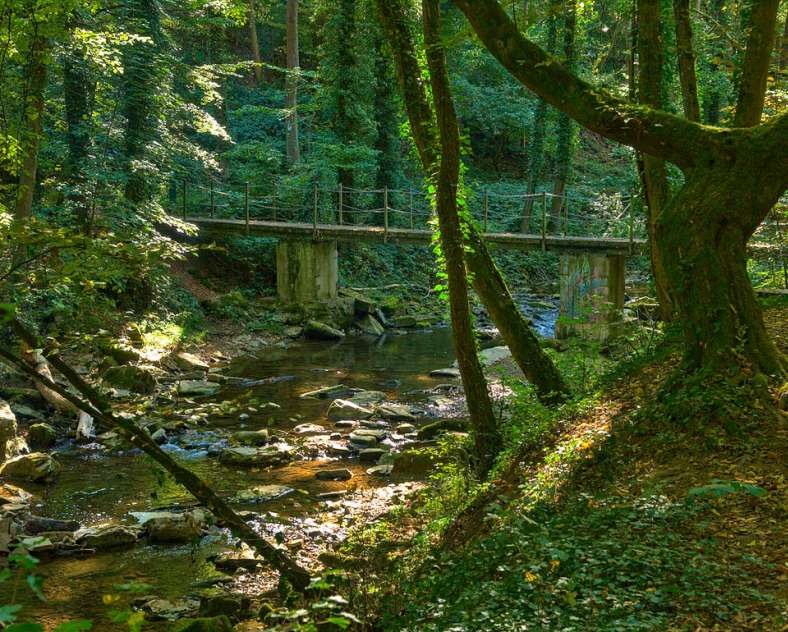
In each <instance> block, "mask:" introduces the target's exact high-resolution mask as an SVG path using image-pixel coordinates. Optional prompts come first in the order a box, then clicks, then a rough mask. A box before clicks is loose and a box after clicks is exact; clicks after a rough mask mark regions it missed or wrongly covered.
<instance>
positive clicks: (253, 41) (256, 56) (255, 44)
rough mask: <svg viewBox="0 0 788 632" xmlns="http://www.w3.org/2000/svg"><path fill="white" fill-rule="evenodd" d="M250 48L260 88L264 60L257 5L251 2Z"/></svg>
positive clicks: (250, 0)
mask: <svg viewBox="0 0 788 632" xmlns="http://www.w3.org/2000/svg"><path fill="white" fill-rule="evenodd" d="M249 46H250V47H251V49H252V59H253V60H254V78H255V80H256V81H257V85H258V86H259V85H260V84H261V83H262V82H263V58H262V57H261V56H260V42H259V41H258V39H257V3H256V2H255V0H249Z"/></svg>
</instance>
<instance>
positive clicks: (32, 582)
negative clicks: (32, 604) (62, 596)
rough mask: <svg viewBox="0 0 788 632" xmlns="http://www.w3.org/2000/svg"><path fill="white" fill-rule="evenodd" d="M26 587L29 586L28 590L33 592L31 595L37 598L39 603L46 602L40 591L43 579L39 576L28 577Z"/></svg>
mask: <svg viewBox="0 0 788 632" xmlns="http://www.w3.org/2000/svg"><path fill="white" fill-rule="evenodd" d="M27 585H28V586H30V590H32V591H33V594H34V595H35V596H36V597H38V598H39V599H40V600H41V601H46V600H47V598H46V597H45V596H44V593H43V591H42V590H41V589H42V588H43V586H44V578H43V577H41V576H39V575H28V576H27Z"/></svg>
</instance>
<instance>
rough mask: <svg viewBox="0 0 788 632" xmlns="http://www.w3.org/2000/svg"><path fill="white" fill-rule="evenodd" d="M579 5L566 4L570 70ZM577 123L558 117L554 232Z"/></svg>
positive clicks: (566, 53) (566, 57) (569, 1)
mask: <svg viewBox="0 0 788 632" xmlns="http://www.w3.org/2000/svg"><path fill="white" fill-rule="evenodd" d="M576 13H577V3H576V1H575V0H565V2H564V51H563V56H564V64H565V65H566V67H567V68H568V69H569V70H574V67H575V29H576V25H577V19H576ZM574 137H575V123H574V121H572V119H570V118H569V117H568V116H567V115H566V114H565V113H564V112H561V113H559V115H558V147H557V148H556V172H555V181H554V184H553V201H552V209H551V211H550V224H551V226H552V228H553V230H554V231H556V232H558V231H559V230H560V228H561V209H562V208H563V207H564V204H565V202H566V199H565V195H566V183H567V181H568V179H569V171H570V169H571V167H572V153H573V151H574Z"/></svg>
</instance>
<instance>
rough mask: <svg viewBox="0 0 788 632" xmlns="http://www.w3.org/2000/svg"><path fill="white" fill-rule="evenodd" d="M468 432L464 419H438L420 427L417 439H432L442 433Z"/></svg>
mask: <svg viewBox="0 0 788 632" xmlns="http://www.w3.org/2000/svg"><path fill="white" fill-rule="evenodd" d="M467 430H468V422H467V421H465V420H464V419H439V420H438V421H434V422H433V423H431V424H427V425H426V426H422V427H421V429H420V430H419V432H418V435H417V437H418V438H419V439H422V440H426V439H434V438H435V437H437V436H438V435H439V434H441V433H444V432H465V431H467Z"/></svg>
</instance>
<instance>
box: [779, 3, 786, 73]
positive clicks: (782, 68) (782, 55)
mask: <svg viewBox="0 0 788 632" xmlns="http://www.w3.org/2000/svg"><path fill="white" fill-rule="evenodd" d="M778 68H779V69H780V71H781V72H785V71H786V70H788V11H786V12H785V23H784V24H783V34H782V37H781V38H780V59H779V66H778Z"/></svg>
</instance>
